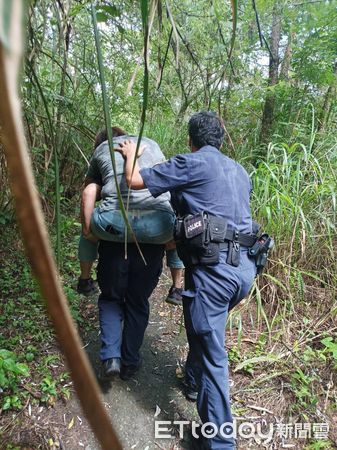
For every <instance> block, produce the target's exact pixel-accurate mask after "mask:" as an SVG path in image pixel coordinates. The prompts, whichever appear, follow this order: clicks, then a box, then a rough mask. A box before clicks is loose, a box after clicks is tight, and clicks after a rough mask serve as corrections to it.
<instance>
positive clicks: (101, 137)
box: [94, 127, 128, 149]
mask: <svg viewBox="0 0 337 450" xmlns="http://www.w3.org/2000/svg"><path fill="white" fill-rule="evenodd" d="M111 129H112V137H118V136H125V135H127V134H128V133H127V132H126V131H125V130H123V129H122V128H119V127H112V128H111ZM107 140H108V133H107V131H106V128H104V129H103V130H101V131H99V132H98V133H97V134H96V137H95V144H94V149H95V148H97V147H98V146H99V145H101V144H102V142H105V141H107Z"/></svg>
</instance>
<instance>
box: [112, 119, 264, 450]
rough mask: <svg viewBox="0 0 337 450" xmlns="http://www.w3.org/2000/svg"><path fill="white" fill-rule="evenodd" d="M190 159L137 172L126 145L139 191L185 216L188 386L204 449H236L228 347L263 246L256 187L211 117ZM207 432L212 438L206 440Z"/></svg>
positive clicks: (180, 224)
mask: <svg viewBox="0 0 337 450" xmlns="http://www.w3.org/2000/svg"><path fill="white" fill-rule="evenodd" d="M188 132H189V146H190V149H191V153H188V154H178V155H176V156H174V157H173V158H171V159H170V160H168V161H166V162H163V163H160V164H158V165H156V166H154V167H152V168H143V169H140V168H139V166H138V164H137V163H136V165H135V167H134V168H133V161H134V157H135V151H136V146H135V144H134V143H132V142H131V141H125V142H124V143H123V144H120V149H119V150H118V151H120V153H121V154H122V155H123V157H124V159H125V174H126V180H127V183H128V185H129V186H130V187H131V188H132V189H143V188H144V187H146V188H147V189H148V190H149V191H150V192H151V194H152V195H153V196H154V197H157V196H159V195H161V194H163V193H164V192H167V191H169V192H170V193H171V201H172V204H173V207H174V209H175V212H176V214H177V216H178V219H177V224H176V241H177V248H178V253H179V256H180V257H181V259H182V260H183V262H184V264H185V267H186V270H185V290H184V291H183V308H184V318H185V327H186V333H187V338H188V343H189V354H188V358H187V361H186V368H185V382H186V385H187V386H188V387H189V389H190V390H192V391H193V390H194V391H197V392H198V396H197V408H198V412H199V415H200V418H201V421H202V423H203V424H206V422H207V423H211V424H212V425H209V426H207V427H204V428H203V429H204V432H203V433H200V436H199V437H198V439H196V440H195V442H196V445H197V448H205V449H221V450H228V449H234V448H235V441H234V438H233V429H232V425H231V424H232V423H233V419H232V415H231V409H230V399H229V380H228V357H227V352H226V350H225V348H224V339H225V327H226V321H227V316H228V312H229V310H230V309H232V308H233V306H235V305H236V304H237V303H238V302H239V301H240V300H241V299H243V298H244V297H245V296H246V295H247V294H248V292H249V290H250V288H251V286H252V284H253V281H254V278H255V276H256V266H255V261H254V260H253V259H252V258H250V257H249V256H248V248H249V247H251V246H252V245H253V244H254V242H255V241H256V237H255V236H254V235H253V234H252V218H251V211H250V192H251V181H250V179H249V176H248V174H247V172H246V171H245V169H244V168H243V167H242V166H241V165H240V164H238V163H237V162H235V161H234V160H232V159H230V158H229V157H227V156H225V155H224V154H222V153H221V152H220V151H219V150H220V148H221V146H222V143H223V140H224V125H223V122H222V121H221V119H220V118H219V117H218V116H217V115H216V114H215V113H212V112H206V111H203V112H199V113H196V114H194V115H193V116H192V117H191V118H190V120H189V123H188ZM207 433H208V435H207V437H206V436H205V435H206V434H207Z"/></svg>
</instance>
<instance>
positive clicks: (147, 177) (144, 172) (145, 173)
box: [139, 167, 162, 198]
mask: <svg viewBox="0 0 337 450" xmlns="http://www.w3.org/2000/svg"><path fill="white" fill-rule="evenodd" d="M151 171H152V169H151V168H150V167H146V168H144V169H140V171H139V173H140V175H141V177H142V178H143V181H144V184H145V187H146V189H148V190H149V191H150V193H151V195H152V197H154V198H156V197H159V195H161V194H162V192H161V191H159V189H158V188H156V186H154V185H153V184H151V178H152V177H151Z"/></svg>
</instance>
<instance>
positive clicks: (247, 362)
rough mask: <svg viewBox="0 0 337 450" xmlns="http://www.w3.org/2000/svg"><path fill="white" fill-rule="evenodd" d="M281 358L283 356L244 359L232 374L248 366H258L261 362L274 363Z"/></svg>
mask: <svg viewBox="0 0 337 450" xmlns="http://www.w3.org/2000/svg"><path fill="white" fill-rule="evenodd" d="M281 358H283V355H266V356H255V357H253V358H250V359H246V360H245V361H243V362H242V363H240V364H238V365H237V366H236V367H235V368H234V369H233V372H238V371H239V370H242V369H244V368H245V367H246V366H249V365H250V364H258V363H262V362H270V363H271V362H275V361H278V360H279V359H281Z"/></svg>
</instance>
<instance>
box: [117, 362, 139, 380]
mask: <svg viewBox="0 0 337 450" xmlns="http://www.w3.org/2000/svg"><path fill="white" fill-rule="evenodd" d="M141 365H142V361H140V362H139V364H137V365H130V366H125V365H122V367H121V371H120V374H119V376H120V378H121V379H122V380H123V381H128V380H131V378H132V377H133V376H134V375H135V374H136V373H137V372H138V370H139V369H140V368H141Z"/></svg>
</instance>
